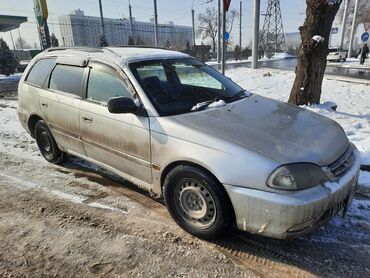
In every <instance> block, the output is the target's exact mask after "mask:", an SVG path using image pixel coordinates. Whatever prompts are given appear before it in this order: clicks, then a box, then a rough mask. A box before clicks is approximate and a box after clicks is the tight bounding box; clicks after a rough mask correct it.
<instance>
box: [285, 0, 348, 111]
mask: <svg viewBox="0 0 370 278" xmlns="http://www.w3.org/2000/svg"><path fill="white" fill-rule="evenodd" d="M306 2H307V9H306V19H305V22H304V24H303V26H301V27H299V31H300V33H301V39H302V43H301V46H300V49H299V62H298V65H297V67H296V78H295V81H294V84H293V88H292V91H291V92H290V97H289V103H293V104H296V105H311V104H318V103H320V97H321V86H322V81H323V77H324V72H325V69H326V57H327V55H328V53H329V50H328V42H329V35H330V31H331V28H332V24H333V21H334V18H335V15H336V13H337V11H338V9H339V6H340V4H341V2H342V0H306Z"/></svg>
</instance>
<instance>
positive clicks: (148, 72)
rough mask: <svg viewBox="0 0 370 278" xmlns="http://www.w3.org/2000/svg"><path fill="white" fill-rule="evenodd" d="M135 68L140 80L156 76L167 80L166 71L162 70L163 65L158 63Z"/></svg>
mask: <svg viewBox="0 0 370 278" xmlns="http://www.w3.org/2000/svg"><path fill="white" fill-rule="evenodd" d="M136 70H137V73H138V74H139V76H140V79H141V80H144V79H145V78H150V77H153V76H156V77H158V79H159V80H160V81H165V82H167V77H166V73H165V71H164V68H163V65H162V64H160V63H158V64H150V65H143V66H139V67H137V68H136Z"/></svg>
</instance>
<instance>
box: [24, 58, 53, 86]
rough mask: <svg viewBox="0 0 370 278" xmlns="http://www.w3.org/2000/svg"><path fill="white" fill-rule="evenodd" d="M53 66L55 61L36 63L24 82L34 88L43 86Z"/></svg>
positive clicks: (46, 60)
mask: <svg viewBox="0 0 370 278" xmlns="http://www.w3.org/2000/svg"><path fill="white" fill-rule="evenodd" d="M54 64H55V59H42V60H39V61H37V62H36V64H35V65H34V66H33V67H32V69H31V71H30V73H29V74H28V76H27V79H26V81H27V82H28V83H30V84H33V85H36V86H40V87H41V86H43V85H44V84H45V81H46V78H47V77H48V75H49V73H50V71H51V70H52V69H53V67H54Z"/></svg>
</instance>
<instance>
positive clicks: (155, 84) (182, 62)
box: [130, 58, 247, 116]
mask: <svg viewBox="0 0 370 278" xmlns="http://www.w3.org/2000/svg"><path fill="white" fill-rule="evenodd" d="M130 69H131V71H132V72H133V74H134V75H135V77H136V79H137V80H138V82H139V83H140V85H141V87H142V88H143V90H144V91H145V93H146V94H147V96H148V98H149V99H150V100H151V102H152V103H153V105H154V107H155V108H156V110H157V112H158V114H159V115H160V116H170V115H177V114H183V113H191V112H194V111H199V110H201V109H205V108H206V107H217V106H222V105H225V104H226V103H228V102H232V101H235V100H238V99H240V98H243V97H246V96H247V94H244V93H243V92H244V90H243V89H242V88H241V87H239V86H238V85H237V84H235V83H234V82H233V81H231V80H230V79H229V78H227V77H225V76H224V75H222V74H221V73H220V72H218V71H217V70H215V69H213V68H211V67H209V66H207V65H205V64H203V63H201V62H199V61H197V60H195V59H193V58H187V59H173V60H169V59H163V60H153V61H144V62H136V63H131V64H130Z"/></svg>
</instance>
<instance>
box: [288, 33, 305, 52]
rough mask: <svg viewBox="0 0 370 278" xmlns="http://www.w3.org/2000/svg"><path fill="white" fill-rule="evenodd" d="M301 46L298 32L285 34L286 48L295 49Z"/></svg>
mask: <svg viewBox="0 0 370 278" xmlns="http://www.w3.org/2000/svg"><path fill="white" fill-rule="evenodd" d="M300 44H301V34H300V33H299V32H292V33H285V45H286V48H287V49H289V48H293V49H296V48H297V47H299V45H300Z"/></svg>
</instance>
